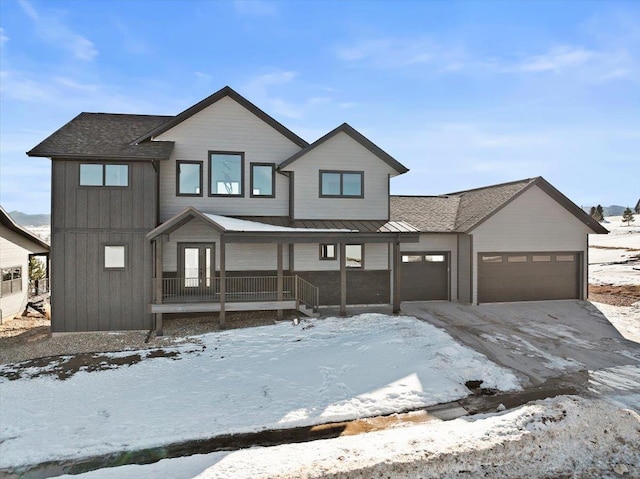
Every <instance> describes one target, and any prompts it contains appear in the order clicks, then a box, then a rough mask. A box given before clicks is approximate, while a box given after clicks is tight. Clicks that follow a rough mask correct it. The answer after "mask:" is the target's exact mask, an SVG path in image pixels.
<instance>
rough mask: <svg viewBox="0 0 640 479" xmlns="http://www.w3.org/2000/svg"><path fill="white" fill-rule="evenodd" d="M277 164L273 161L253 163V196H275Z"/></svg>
mask: <svg viewBox="0 0 640 479" xmlns="http://www.w3.org/2000/svg"><path fill="white" fill-rule="evenodd" d="M275 183H276V177H275V165H274V164H273V163H251V195H250V196H251V197H252V198H253V197H261V198H274V197H275Z"/></svg>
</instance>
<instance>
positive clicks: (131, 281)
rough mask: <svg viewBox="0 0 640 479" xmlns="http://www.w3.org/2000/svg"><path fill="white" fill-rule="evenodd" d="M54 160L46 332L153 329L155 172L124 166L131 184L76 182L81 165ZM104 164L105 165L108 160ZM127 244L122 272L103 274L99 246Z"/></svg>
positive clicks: (140, 166) (144, 165)
mask: <svg viewBox="0 0 640 479" xmlns="http://www.w3.org/2000/svg"><path fill="white" fill-rule="evenodd" d="M81 163H87V162H85V161H75V160H74V161H71V160H54V161H52V222H51V227H52V235H51V238H52V244H51V274H50V276H51V329H52V331H53V332H54V333H57V332H76V331H106V330H114V331H117V330H145V329H149V328H150V327H151V315H150V314H149V313H148V312H147V305H148V304H149V303H150V302H151V286H152V285H151V281H152V274H153V271H152V265H153V261H152V249H151V244H150V242H149V241H148V240H147V239H146V236H145V235H146V233H147V232H148V231H150V230H151V229H153V228H154V227H155V226H156V214H157V210H156V174H155V170H154V168H153V165H152V164H151V163H150V162H142V161H139V162H129V163H128V165H129V186H127V187H98V186H95V187H86V186H80V185H79V178H80V164H81ZM101 163H109V162H108V161H105V162H101ZM120 244H123V245H125V246H126V248H127V249H126V251H127V257H126V268H125V269H124V270H123V271H115V270H111V271H109V270H105V269H104V246H105V245H120Z"/></svg>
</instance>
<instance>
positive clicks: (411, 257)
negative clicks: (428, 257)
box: [402, 254, 422, 263]
mask: <svg viewBox="0 0 640 479" xmlns="http://www.w3.org/2000/svg"><path fill="white" fill-rule="evenodd" d="M421 261H422V255H421V254H403V255H402V262H403V263H420V262H421Z"/></svg>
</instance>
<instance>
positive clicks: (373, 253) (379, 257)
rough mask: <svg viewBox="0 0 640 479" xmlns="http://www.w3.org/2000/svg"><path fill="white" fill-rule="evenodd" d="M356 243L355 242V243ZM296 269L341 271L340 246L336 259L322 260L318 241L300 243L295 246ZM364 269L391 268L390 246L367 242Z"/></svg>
mask: <svg viewBox="0 0 640 479" xmlns="http://www.w3.org/2000/svg"><path fill="white" fill-rule="evenodd" d="M354 244H355V243H354ZM294 248H295V249H294V255H293V260H294V263H295V268H294V269H295V271H339V270H340V246H339V245H337V246H336V248H337V250H336V252H337V254H336V260H334V261H328V260H322V261H321V260H320V245H319V244H318V243H299V244H296V245H295V247H294ZM364 269H365V270H381V269H383V270H386V269H389V247H388V245H387V243H366V244H365V245H364Z"/></svg>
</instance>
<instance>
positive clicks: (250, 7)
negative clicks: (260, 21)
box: [233, 0, 278, 17]
mask: <svg viewBox="0 0 640 479" xmlns="http://www.w3.org/2000/svg"><path fill="white" fill-rule="evenodd" d="M233 6H234V8H235V9H236V12H238V13H240V14H242V15H251V16H256V17H270V16H274V15H276V14H277V13H278V9H277V7H276V5H275V4H274V3H272V2H266V1H263V0H235V1H234V2H233Z"/></svg>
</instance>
